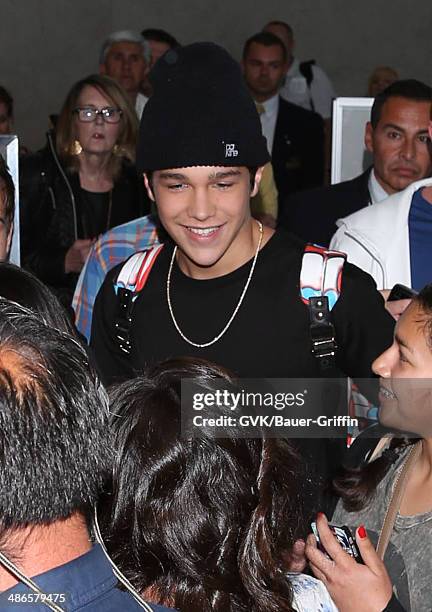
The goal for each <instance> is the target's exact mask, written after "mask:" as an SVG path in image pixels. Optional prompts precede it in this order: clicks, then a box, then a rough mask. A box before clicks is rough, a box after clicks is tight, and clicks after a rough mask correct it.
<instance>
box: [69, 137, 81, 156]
mask: <svg viewBox="0 0 432 612" xmlns="http://www.w3.org/2000/svg"><path fill="white" fill-rule="evenodd" d="M70 153H71V155H79V154H80V153H82V146H81V143H80V141H79V140H74V141H73V143H72V145H71V148H70Z"/></svg>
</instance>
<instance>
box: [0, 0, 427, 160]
mask: <svg viewBox="0 0 432 612" xmlns="http://www.w3.org/2000/svg"><path fill="white" fill-rule="evenodd" d="M257 5H258V6H260V7H261V8H260V10H259V11H257V10H255V9H254V8H253V7H254V6H257ZM270 19H282V20H285V21H288V22H289V23H291V25H292V26H293V28H294V31H295V33H296V39H297V47H298V53H297V54H298V56H299V57H301V58H302V59H311V58H314V59H316V60H318V61H319V63H320V65H321V66H322V67H323V68H324V69H325V70H326V71H327V72H328V74H329V75H330V77H331V78H332V80H333V82H334V84H335V87H336V90H337V93H338V94H339V95H350V96H357V95H363V94H364V93H365V89H366V81H367V76H368V74H369V73H370V71H371V70H372V68H373V67H374V66H376V65H377V64H389V65H391V66H393V67H394V68H396V69H397V70H398V71H399V72H400V74H401V77H403V78H406V77H414V78H418V79H421V80H424V81H426V82H431V81H432V70H431V67H432V42H431V41H432V2H431V0H411V2H409V3H408V2H407V0H358V1H356V2H354V0H285V1H284V0H265V1H264V2H251V1H250V0H249V1H247V0H232V1H231V2H229V1H227V0H218V1H217V2H215V1H214V0H0V24H1V29H0V31H1V42H0V45H1V46H0V48H1V54H0V83H1V84H3V85H4V86H6V87H7V88H8V89H10V91H11V93H12V95H13V96H14V98H15V106H16V111H15V114H16V129H17V131H18V133H20V135H21V136H22V140H23V142H24V143H25V144H27V145H28V146H29V147H31V148H32V149H36V148H38V147H40V146H42V145H43V143H44V132H45V130H46V128H47V126H48V120H47V117H48V115H49V114H50V113H53V112H57V111H58V110H59V107H60V106H61V104H62V101H63V99H64V97H65V95H66V93H67V91H68V89H69V88H70V86H71V85H72V83H74V82H75V81H77V80H78V79H79V78H81V77H83V76H85V75H87V74H89V73H91V72H95V71H97V67H98V66H97V58H98V51H99V47H100V44H101V42H102V40H103V39H104V37H105V36H106V35H107V34H109V33H110V32H111V31H113V30H119V29H125V28H128V29H138V30H141V29H143V28H145V27H161V28H165V29H167V30H169V31H171V32H172V33H173V34H174V35H175V36H176V37H177V38H178V39H179V40H180V41H181V42H183V43H190V42H193V41H196V40H213V41H215V42H217V43H219V44H221V45H224V46H225V47H226V48H227V49H228V50H229V51H230V52H231V53H232V54H233V55H234V56H235V57H237V58H240V55H241V49H242V45H243V42H244V40H245V39H246V38H247V37H248V36H250V35H252V34H254V33H255V32H256V31H258V30H259V29H260V28H261V27H262V25H263V24H264V23H265V22H266V21H268V20H270Z"/></svg>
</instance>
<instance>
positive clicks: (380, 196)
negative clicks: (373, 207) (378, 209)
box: [368, 170, 390, 204]
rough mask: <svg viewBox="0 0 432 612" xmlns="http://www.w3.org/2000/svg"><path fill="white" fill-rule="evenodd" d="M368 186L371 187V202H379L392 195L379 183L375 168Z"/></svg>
mask: <svg viewBox="0 0 432 612" xmlns="http://www.w3.org/2000/svg"><path fill="white" fill-rule="evenodd" d="M368 188H369V194H370V202H369V204H378V202H382V201H383V200H385V199H386V198H388V197H389V195H390V194H388V193H387V191H386V190H385V189H384V188H383V187H382V186H381V185H380V184H379V182H378V179H377V177H376V176H375V170H372V172H371V173H370V175H369V180H368Z"/></svg>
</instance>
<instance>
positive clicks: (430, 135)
mask: <svg viewBox="0 0 432 612" xmlns="http://www.w3.org/2000/svg"><path fill="white" fill-rule="evenodd" d="M429 138H430V139H431V140H432V119H431V120H430V121H429Z"/></svg>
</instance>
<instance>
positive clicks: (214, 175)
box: [209, 170, 241, 180]
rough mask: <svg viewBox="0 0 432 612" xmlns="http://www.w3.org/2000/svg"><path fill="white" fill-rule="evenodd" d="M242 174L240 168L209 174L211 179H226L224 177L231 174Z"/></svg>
mask: <svg viewBox="0 0 432 612" xmlns="http://www.w3.org/2000/svg"><path fill="white" fill-rule="evenodd" d="M240 175H241V172H240V170H225V171H223V172H212V173H211V174H209V179H210V180H214V179H224V178H229V177H230V176H240Z"/></svg>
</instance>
